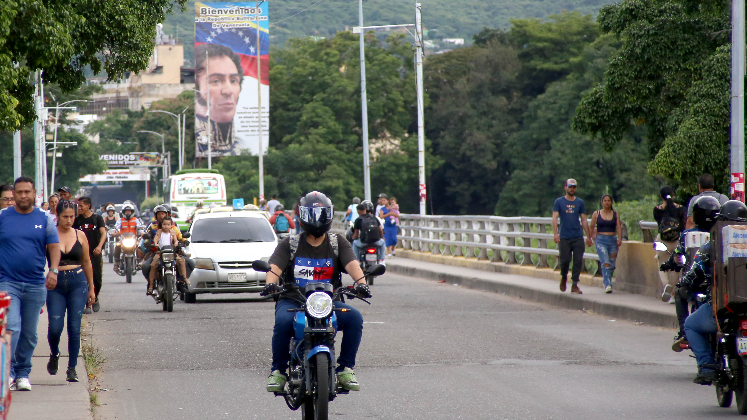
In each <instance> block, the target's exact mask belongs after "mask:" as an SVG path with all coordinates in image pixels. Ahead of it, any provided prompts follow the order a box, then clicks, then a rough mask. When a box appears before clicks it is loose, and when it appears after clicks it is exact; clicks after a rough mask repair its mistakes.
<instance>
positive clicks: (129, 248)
mask: <svg viewBox="0 0 747 420" xmlns="http://www.w3.org/2000/svg"><path fill="white" fill-rule="evenodd" d="M143 230H144V228H139V229H138V234H137V235H135V234H133V233H131V232H125V233H123V234H121V235H119V236H118V237H117V244H118V245H120V247H119V249H120V255H119V267H118V268H119V269H118V270H117V274H119V275H120V276H124V277H125V280H126V281H127V283H132V276H133V275H134V274H135V272H136V270H137V257H136V255H135V248H137V242H138V241H137V238H138V236H139V235H140V234H141V233H142V232H143ZM109 234H110V235H117V234H118V232H117V230H116V229H111V230H109Z"/></svg>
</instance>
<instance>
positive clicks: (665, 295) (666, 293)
mask: <svg viewBox="0 0 747 420" xmlns="http://www.w3.org/2000/svg"><path fill="white" fill-rule="evenodd" d="M673 289H674V287H672V285H671V284H667V285H665V286H664V290H662V292H661V301H662V302H669V300H670V299H671V298H672V297H673V296H672V291H673Z"/></svg>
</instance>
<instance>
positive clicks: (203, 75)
mask: <svg viewBox="0 0 747 420" xmlns="http://www.w3.org/2000/svg"><path fill="white" fill-rule="evenodd" d="M257 3H259V7H257ZM267 3H268V2H267V1H259V2H244V3H201V2H196V3H195V90H196V92H195V137H196V139H195V140H196V142H195V144H196V156H197V157H206V156H207V155H208V131H209V132H210V146H211V154H212V156H227V155H240V154H242V152H244V151H248V152H249V153H251V154H252V155H258V154H259V139H258V137H259V130H258V129H257V128H258V127H259V120H258V114H257V108H258V107H257V105H258V101H259V99H260V97H259V94H260V93H261V103H262V144H263V150H264V152H265V153H266V152H267V147H268V145H269V142H270V136H269V117H270V78H269V71H270V63H269V48H270V36H269V20H268V16H269V14H268V11H267ZM257 18H259V29H258V27H257V20H258V19H257ZM258 33H259V35H258ZM258 36H259V48H257V37H258ZM257 60H259V63H260V67H261V70H260V78H261V88H260V86H258V82H257ZM208 71H209V74H208ZM208 86H209V89H208V88H207V87H208ZM208 111H209V112H208ZM208 114H209V116H210V118H209V120H208Z"/></svg>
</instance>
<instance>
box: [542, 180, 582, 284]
mask: <svg viewBox="0 0 747 420" xmlns="http://www.w3.org/2000/svg"><path fill="white" fill-rule="evenodd" d="M577 185H578V184H577V183H576V180H575V179H573V178H570V179H568V180H567V181H566V182H565V195H564V196H563V197H560V198H558V199H557V200H555V204H554V205H553V207H552V229H553V233H554V234H555V237H554V239H555V243H556V244H558V250H559V251H560V291H561V292H565V289H566V282H567V281H568V268H569V266H570V264H571V260H572V261H573V271H572V272H571V281H572V282H573V285H572V286H571V293H576V294H579V295H580V294H581V289H579V287H578V281H579V279H580V277H581V265H582V264H583V263H584V251H585V249H586V248H585V247H584V233H586V245H587V246H591V230H590V229H589V223H588V221H587V220H586V206H584V200H582V199H580V198H578V197H576V188H577ZM558 220H560V231H558Z"/></svg>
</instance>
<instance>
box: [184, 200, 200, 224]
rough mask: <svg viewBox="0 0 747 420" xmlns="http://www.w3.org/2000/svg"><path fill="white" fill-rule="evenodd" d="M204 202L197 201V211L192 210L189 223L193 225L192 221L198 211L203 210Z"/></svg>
mask: <svg viewBox="0 0 747 420" xmlns="http://www.w3.org/2000/svg"><path fill="white" fill-rule="evenodd" d="M202 205H203V203H202V200H197V205H195V209H194V210H192V213H190V215H189V217H187V223H189V224H192V220H194V218H195V213H197V210H200V209H201V208H202Z"/></svg>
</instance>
